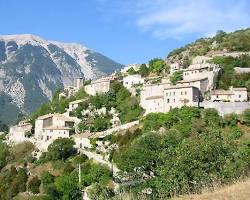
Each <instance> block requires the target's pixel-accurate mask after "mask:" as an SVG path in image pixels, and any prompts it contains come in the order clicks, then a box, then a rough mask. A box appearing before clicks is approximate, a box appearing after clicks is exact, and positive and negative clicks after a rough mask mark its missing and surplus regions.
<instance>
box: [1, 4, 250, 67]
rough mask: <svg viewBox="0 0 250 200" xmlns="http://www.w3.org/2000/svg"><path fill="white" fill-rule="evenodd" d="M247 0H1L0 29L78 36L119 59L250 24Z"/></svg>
mask: <svg viewBox="0 0 250 200" xmlns="http://www.w3.org/2000/svg"><path fill="white" fill-rule="evenodd" d="M249 10H250V1H248V0H0V25H1V28H0V34H1V35H4V34H22V33H31V34H35V35H39V36H41V37H43V38H45V39H48V40H58V41H64V42H78V43H81V44H83V45H85V46H87V47H89V48H91V49H94V50H96V51H98V52H100V53H102V54H104V55H106V56H108V57H110V58H112V59H114V60H116V61H118V62H121V63H123V64H129V63H142V62H147V61H148V60H150V59H151V58H154V57H165V56H166V55H167V53H168V52H169V51H171V50H172V49H174V48H177V47H180V46H183V45H185V44H187V43H189V42H191V41H194V40H195V39H197V38H199V37H206V36H211V35H213V34H214V33H215V32H216V31H217V30H225V31H233V30H236V29H241V28H247V27H249V25H250V12H249Z"/></svg>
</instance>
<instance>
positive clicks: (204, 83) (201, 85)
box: [177, 77, 209, 97]
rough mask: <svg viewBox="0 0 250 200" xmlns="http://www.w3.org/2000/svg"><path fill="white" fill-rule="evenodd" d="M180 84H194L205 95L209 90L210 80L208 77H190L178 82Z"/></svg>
mask: <svg viewBox="0 0 250 200" xmlns="http://www.w3.org/2000/svg"><path fill="white" fill-rule="evenodd" d="M177 85H178V86H181V85H182V86H194V87H196V88H198V89H199V90H200V91H201V94H202V96H203V97H204V96H205V92H206V91H208V90H209V80H208V78H207V77H205V78H198V79H190V80H181V81H178V82H177Z"/></svg>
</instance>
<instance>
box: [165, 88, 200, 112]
mask: <svg viewBox="0 0 250 200" xmlns="http://www.w3.org/2000/svg"><path fill="white" fill-rule="evenodd" d="M201 100H202V97H201V92H200V90H199V89H198V88H196V87H194V86H184V85H180V86H177V85H176V86H171V87H168V88H166V89H165V90H164V112H168V111H169V110H170V109H172V108H181V107H182V106H198V104H199V102H200V101H201Z"/></svg>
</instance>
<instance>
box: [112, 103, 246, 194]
mask: <svg viewBox="0 0 250 200" xmlns="http://www.w3.org/2000/svg"><path fill="white" fill-rule="evenodd" d="M234 120H235V116H232V117H230V119H228V118H227V119H223V118H222V117H220V116H219V115H218V113H217V111H216V110H214V109H207V110H204V111H202V110H199V109H198V108H190V107H183V108H181V109H173V110H171V111H170V112H169V113H166V114H153V113H152V114H149V115H148V116H147V117H146V118H145V119H144V120H143V121H142V123H143V132H142V134H141V135H139V136H138V137H136V138H135V139H134V140H133V141H132V142H131V143H130V144H129V145H127V146H126V147H124V146H123V147H121V148H119V149H118V150H117V151H116V152H115V153H114V159H113V160H114V162H115V163H116V164H117V166H118V168H120V169H121V170H123V171H124V172H126V173H125V175H124V176H125V177H126V174H130V177H137V178H136V180H137V181H138V182H137V183H138V184H136V183H135V185H133V187H125V189H126V188H127V190H128V191H129V190H132V191H134V192H135V193H137V194H138V192H140V191H142V190H143V189H147V188H151V189H152V190H153V194H154V197H155V198H167V197H171V196H174V195H181V194H187V193H199V192H201V191H202V189H203V188H204V187H211V186H212V185H213V184H214V183H215V182H216V183H220V184H224V183H230V182H232V181H234V180H235V179H237V178H239V177H240V176H244V174H247V173H248V172H249V169H250V165H249V163H250V146H249V142H240V141H239V138H240V137H241V135H242V134H243V132H242V131H241V129H240V128H239V127H238V125H237V123H234ZM190 122H192V123H190ZM194 124H195V125H194ZM161 127H164V129H165V133H161V134H159V129H160V128H161ZM143 177H144V178H143ZM145 177H147V178H145ZM148 197H149V198H150V195H149V196H148Z"/></svg>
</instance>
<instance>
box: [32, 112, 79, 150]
mask: <svg viewBox="0 0 250 200" xmlns="http://www.w3.org/2000/svg"><path fill="white" fill-rule="evenodd" d="M74 124H75V119H74V118H72V117H67V116H65V115H63V114H58V113H55V114H48V115H43V116H40V117H38V118H37V120H36V121H35V135H34V138H35V140H36V141H37V142H36V146H37V148H38V149H40V150H42V151H46V150H47V147H48V146H49V145H50V144H51V143H53V142H54V141H55V140H56V139H58V138H69V137H70V130H71V129H72V128H73V127H74Z"/></svg>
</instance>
